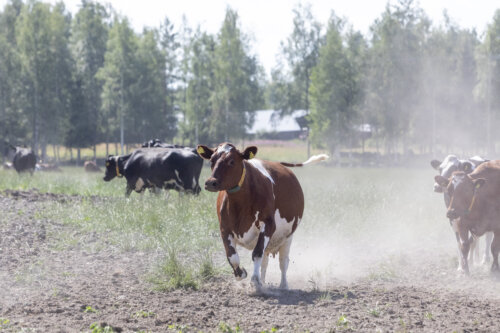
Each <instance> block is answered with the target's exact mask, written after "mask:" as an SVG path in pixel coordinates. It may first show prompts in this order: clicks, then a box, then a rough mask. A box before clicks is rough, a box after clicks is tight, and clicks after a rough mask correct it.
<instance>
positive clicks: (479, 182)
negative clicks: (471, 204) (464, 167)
mask: <svg viewBox="0 0 500 333" xmlns="http://www.w3.org/2000/svg"><path fill="white" fill-rule="evenodd" d="M472 183H473V184H474V188H476V189H477V188H480V187H482V186H483V185H484V184H485V183H486V179H484V178H478V179H475V180H473V181H472Z"/></svg>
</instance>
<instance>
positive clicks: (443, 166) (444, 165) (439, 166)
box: [431, 155, 474, 193]
mask: <svg viewBox="0 0 500 333" xmlns="http://www.w3.org/2000/svg"><path fill="white" fill-rule="evenodd" d="M431 166H432V167H433V168H434V169H436V170H437V171H438V172H439V175H440V176H441V177H444V178H446V179H449V178H450V177H451V175H452V174H453V173H454V172H455V171H463V172H465V173H466V174H468V173H471V172H472V171H473V170H474V165H473V164H472V163H471V162H469V161H464V160H459V159H458V158H457V157H456V156H455V155H448V156H446V158H445V159H444V160H443V162H440V161H438V160H432V161H431ZM444 190H445V188H444V187H442V186H441V185H439V184H438V183H437V182H435V183H434V192H437V193H443V192H444Z"/></svg>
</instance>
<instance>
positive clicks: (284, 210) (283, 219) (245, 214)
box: [197, 143, 327, 289]
mask: <svg viewBox="0 0 500 333" xmlns="http://www.w3.org/2000/svg"><path fill="white" fill-rule="evenodd" d="M197 150H198V153H199V154H200V156H201V157H203V158H204V159H207V160H210V164H211V168H212V175H211V176H210V178H208V180H207V181H206V182H205V189H206V190H208V191H211V192H219V195H218V197H217V216H218V218H219V226H220V233H221V237H222V242H223V243H224V248H225V250H226V256H227V260H228V261H229V264H230V265H231V267H232V268H233V271H234V275H235V276H236V279H238V280H241V279H244V278H245V277H246V276H247V272H246V270H245V269H244V268H242V267H240V258H239V256H238V253H237V252H236V245H240V246H243V247H245V248H247V249H249V250H253V251H252V260H253V262H254V271H253V274H252V280H251V281H252V283H253V284H254V285H255V286H256V287H260V286H261V285H262V283H263V282H265V278H266V270H267V265H268V261H269V255H270V254H273V256H274V255H275V254H276V253H279V261H280V270H281V283H280V288H284V289H286V288H288V282H287V279H286V272H287V269H288V262H289V252H290V245H291V243H292V235H293V233H294V231H295V230H296V229H297V226H298V225H299V223H300V221H301V219H302V214H303V211H304V194H303V193H302V188H301V187H300V184H299V181H298V180H297V178H296V177H295V175H294V174H293V172H292V171H291V170H290V169H289V168H287V167H285V166H302V165H305V164H309V163H313V162H318V161H321V160H323V159H326V158H327V156H326V155H318V156H313V157H311V158H310V159H309V160H308V161H306V162H304V163H302V164H289V163H278V162H270V161H263V160H258V159H254V158H253V157H255V154H257V147H255V146H251V147H247V148H246V149H245V150H244V151H243V152H240V151H239V150H238V149H236V147H235V146H234V145H232V144H230V143H222V144H220V145H219V146H218V147H217V148H216V149H210V148H208V147H207V146H202V145H199V146H198V149H197Z"/></svg>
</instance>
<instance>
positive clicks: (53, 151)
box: [52, 145, 59, 163]
mask: <svg viewBox="0 0 500 333" xmlns="http://www.w3.org/2000/svg"><path fill="white" fill-rule="evenodd" d="M52 154H53V155H54V160H55V162H56V163H57V162H59V161H58V159H57V151H56V145H52Z"/></svg>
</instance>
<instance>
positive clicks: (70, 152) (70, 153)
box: [69, 147, 73, 162]
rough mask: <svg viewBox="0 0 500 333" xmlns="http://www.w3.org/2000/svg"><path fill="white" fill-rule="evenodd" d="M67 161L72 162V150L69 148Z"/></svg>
mask: <svg viewBox="0 0 500 333" xmlns="http://www.w3.org/2000/svg"><path fill="white" fill-rule="evenodd" d="M69 160H70V162H73V148H72V147H69Z"/></svg>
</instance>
